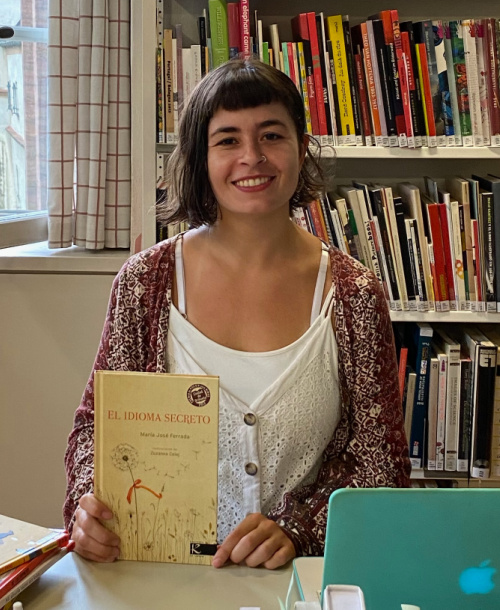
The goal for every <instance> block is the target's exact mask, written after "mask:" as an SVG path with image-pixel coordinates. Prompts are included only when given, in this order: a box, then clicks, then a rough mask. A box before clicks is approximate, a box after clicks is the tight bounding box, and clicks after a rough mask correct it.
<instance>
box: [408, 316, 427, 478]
mask: <svg viewBox="0 0 500 610" xmlns="http://www.w3.org/2000/svg"><path fill="white" fill-rule="evenodd" d="M432 335H433V330H432V327H431V326H430V325H429V324H425V323H419V324H416V329H415V347H416V359H415V363H416V366H415V373H416V375H417V378H416V388H415V402H414V406H413V417H412V422H411V435H410V461H411V465H412V467H413V468H423V465H424V440H425V431H426V420H427V397H428V392H429V389H428V388H429V365H430V358H431V341H432Z"/></svg>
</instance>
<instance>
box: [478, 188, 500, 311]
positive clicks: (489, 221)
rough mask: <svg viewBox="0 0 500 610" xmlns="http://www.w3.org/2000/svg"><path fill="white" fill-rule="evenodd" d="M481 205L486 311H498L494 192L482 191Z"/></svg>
mask: <svg viewBox="0 0 500 610" xmlns="http://www.w3.org/2000/svg"><path fill="white" fill-rule="evenodd" d="M480 197H481V207H482V212H483V213H482V220H483V236H484V243H483V256H484V261H485V266H484V268H485V286H486V295H485V296H486V311H490V312H496V310H497V305H496V301H497V297H496V286H495V236H494V226H495V220H494V218H495V214H494V209H493V194H492V193H489V192H482V193H481V194H480Z"/></svg>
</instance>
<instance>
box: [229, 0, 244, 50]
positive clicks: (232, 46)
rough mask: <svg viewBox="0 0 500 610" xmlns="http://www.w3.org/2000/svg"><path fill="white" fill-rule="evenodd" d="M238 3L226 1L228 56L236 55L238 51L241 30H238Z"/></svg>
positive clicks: (239, 19)
mask: <svg viewBox="0 0 500 610" xmlns="http://www.w3.org/2000/svg"><path fill="white" fill-rule="evenodd" d="M240 21H241V18H240V3H239V2H228V3H227V30H228V44H229V57H230V58H232V57H238V55H239V52H240V44H241V32H240Z"/></svg>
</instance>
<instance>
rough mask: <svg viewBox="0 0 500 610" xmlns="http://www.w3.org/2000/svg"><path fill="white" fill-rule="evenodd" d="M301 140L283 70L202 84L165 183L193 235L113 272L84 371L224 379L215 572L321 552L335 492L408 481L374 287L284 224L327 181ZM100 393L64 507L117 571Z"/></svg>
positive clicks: (71, 451)
mask: <svg viewBox="0 0 500 610" xmlns="http://www.w3.org/2000/svg"><path fill="white" fill-rule="evenodd" d="M308 143H309V140H308V136H306V135H305V117H304V109H303V104H302V99H301V96H300V94H299V93H298V92H297V89H296V88H295V86H294V84H293V83H292V81H291V80H290V79H289V78H288V77H286V76H285V75H284V74H282V73H281V72H279V71H278V70H275V69H274V68H271V67H269V66H266V65H265V64H261V63H260V62H257V61H255V60H232V61H230V62H228V63H227V64H225V65H223V66H221V67H220V68H218V69H217V70H215V71H213V72H211V73H210V74H209V75H208V76H206V77H205V78H204V79H203V81H202V82H201V83H200V84H199V85H198V87H197V88H196V90H195V91H194V92H193V94H192V96H191V98H190V100H189V102H188V104H187V107H186V109H185V111H184V113H183V116H182V120H181V124H180V129H179V145H178V146H177V148H176V150H175V152H174V153H173V155H172V157H171V159H170V162H169V176H168V183H169V198H170V204H171V205H173V206H174V209H175V214H174V215H173V216H172V215H171V216H170V218H171V219H174V220H186V219H187V220H188V221H189V223H190V225H191V226H192V227H193V228H192V229H191V230H190V231H188V232H186V233H185V234H183V235H182V236H179V237H176V238H173V239H171V240H168V241H166V242H162V243H160V244H157V245H156V246H154V247H153V248H150V249H149V250H146V251H144V252H141V253H140V254H138V255H135V256H133V257H132V258H131V259H129V261H128V262H127V263H126V264H125V265H124V267H123V269H122V270H121V272H120V273H119V275H118V277H117V278H116V280H115V282H114V285H113V290H112V293H111V299H110V305H109V310H108V315H107V319H106V323H105V327H104V331H103V336H102V340H101V345H100V347H99V351H98V354H97V358H96V362H95V365H94V370H99V369H112V370H139V371H150V372H172V373H200V372H202V373H206V374H212V375H219V376H220V384H221V393H220V424H219V508H218V536H219V543H220V547H219V550H218V552H217V554H216V555H215V557H214V559H213V565H214V566H215V567H221V566H222V565H224V564H225V563H226V562H227V561H228V560H231V561H233V562H236V563H240V562H244V563H246V564H247V565H249V566H258V565H263V566H265V567H267V568H276V567H279V566H281V565H283V564H285V563H286V562H287V561H289V560H290V559H291V558H293V557H295V556H296V555H318V554H321V553H322V552H323V547H324V533H325V524H326V513H327V503H328V498H329V496H330V494H331V493H332V492H333V491H334V490H335V489H338V488H339V487H346V486H352V487H374V486H393V487H394V486H407V485H408V476H409V470H410V468H409V461H408V455H407V454H408V451H407V444H406V439H405V436H404V431H403V417H402V411H401V404H400V396H399V390H398V382H397V368H396V359H395V352H394V344H393V336H392V327H391V323H390V318H389V313H388V310H387V305H386V302H385V299H384V295H383V292H382V290H381V288H380V286H379V284H378V282H377V280H376V278H375V277H374V275H373V274H372V273H371V272H369V271H368V270H367V269H366V268H365V267H363V266H362V265H361V264H359V263H358V262H357V261H355V260H353V259H352V258H350V257H348V256H346V255H345V254H343V253H341V252H340V251H338V250H337V249H334V248H327V247H326V246H325V245H324V244H322V243H321V241H320V240H318V239H317V238H316V237H314V236H313V235H311V234H309V233H307V232H305V231H303V230H302V229H299V228H298V227H297V226H296V225H295V224H294V223H293V222H291V220H290V213H291V210H292V209H293V207H297V206H299V205H302V204H307V203H309V202H311V201H313V200H314V199H315V198H316V196H317V193H318V189H319V188H320V184H319V182H318V180H317V178H316V176H317V175H318V174H317V172H316V171H315V168H316V169H318V166H317V163H316V162H315V161H314V159H312V158H309V160H308V163H305V162H304V160H305V158H306V156H307V155H308V154H309V153H308ZM311 168H312V170H311ZM93 398H94V397H93V375H92V376H91V378H90V381H89V383H88V385H87V388H86V391H85V394H84V397H83V399H82V403H81V405H80V407H79V408H78V410H77V412H76V417H75V426H74V429H73V432H72V433H71V436H70V439H69V445H68V449H67V453H66V469H67V476H68V493H67V498H66V503H65V508H64V514H65V520H66V525H67V527H69V528H72V532H73V538H74V540H75V543H76V550H77V551H78V552H79V553H80V554H81V555H83V556H85V557H87V558H90V559H94V560H97V561H112V560H114V559H115V558H116V557H117V555H118V548H119V540H118V539H117V538H116V536H115V535H113V534H111V533H110V532H109V531H108V530H107V529H105V528H104V526H103V525H102V524H101V523H100V521H99V519H106V518H110V517H111V514H110V512H109V510H108V509H107V508H106V507H105V506H104V505H103V504H102V503H100V502H98V501H97V499H96V498H95V497H94V496H93V494H92V489H93Z"/></svg>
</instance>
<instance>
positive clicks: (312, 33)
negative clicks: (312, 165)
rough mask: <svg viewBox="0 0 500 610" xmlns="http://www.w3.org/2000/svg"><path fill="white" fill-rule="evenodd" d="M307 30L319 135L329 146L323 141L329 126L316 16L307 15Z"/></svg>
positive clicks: (313, 14)
mask: <svg viewBox="0 0 500 610" xmlns="http://www.w3.org/2000/svg"><path fill="white" fill-rule="evenodd" d="M306 19H307V28H308V31H309V42H310V45H311V60H312V71H313V83H314V92H315V98H316V109H317V112H318V135H319V136H320V141H321V143H322V144H327V143H328V142H327V140H326V139H323V138H326V137H327V136H328V125H327V122H326V111H325V99H324V90H323V78H322V75H321V60H320V52H319V41H318V33H317V27H316V14H315V13H312V12H311V13H306Z"/></svg>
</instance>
